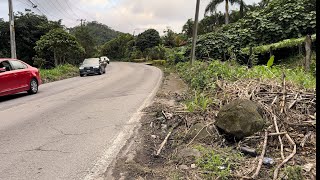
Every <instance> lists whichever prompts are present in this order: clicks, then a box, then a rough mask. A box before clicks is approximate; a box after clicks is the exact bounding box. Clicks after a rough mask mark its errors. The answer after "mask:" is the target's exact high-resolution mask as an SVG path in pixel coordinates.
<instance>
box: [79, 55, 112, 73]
mask: <svg viewBox="0 0 320 180" xmlns="http://www.w3.org/2000/svg"><path fill="white" fill-rule="evenodd" d="M105 72H106V68H105V66H104V65H103V64H101V63H100V59H99V58H89V59H85V60H84V61H83V63H82V64H81V66H80V67H79V73H80V76H81V77H82V76H84V75H94V74H99V75H101V74H103V73H105Z"/></svg>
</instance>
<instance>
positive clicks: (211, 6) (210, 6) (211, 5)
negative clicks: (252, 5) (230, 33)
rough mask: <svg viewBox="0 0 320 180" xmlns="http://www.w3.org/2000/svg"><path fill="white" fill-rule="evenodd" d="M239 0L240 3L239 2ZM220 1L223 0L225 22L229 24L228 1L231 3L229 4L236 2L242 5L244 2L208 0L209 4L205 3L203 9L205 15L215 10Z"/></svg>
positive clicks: (237, 0) (236, 0)
mask: <svg viewBox="0 0 320 180" xmlns="http://www.w3.org/2000/svg"><path fill="white" fill-rule="evenodd" d="M240 1H241V2H242V3H240ZM222 2H225V9H226V12H225V24H229V2H230V3H231V5H232V4H234V3H238V4H240V5H244V3H243V1H242V0H211V1H210V2H209V4H208V5H207V7H206V9H205V15H206V14H207V13H208V12H211V13H213V12H216V9H217V6H218V5H219V4H221V3H222ZM240 9H241V7H240ZM242 9H243V8H242Z"/></svg>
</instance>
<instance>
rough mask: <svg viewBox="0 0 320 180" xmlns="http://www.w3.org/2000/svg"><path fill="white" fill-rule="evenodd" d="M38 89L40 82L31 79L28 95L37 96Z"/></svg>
mask: <svg viewBox="0 0 320 180" xmlns="http://www.w3.org/2000/svg"><path fill="white" fill-rule="evenodd" d="M38 87H39V85H38V81H37V80H36V79H35V78H33V79H31V81H30V89H29V90H28V93H29V94H36V93H37V92H38Z"/></svg>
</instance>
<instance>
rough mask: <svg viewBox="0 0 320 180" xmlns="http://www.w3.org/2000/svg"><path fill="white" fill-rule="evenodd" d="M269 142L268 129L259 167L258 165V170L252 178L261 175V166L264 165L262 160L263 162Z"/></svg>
mask: <svg viewBox="0 0 320 180" xmlns="http://www.w3.org/2000/svg"><path fill="white" fill-rule="evenodd" d="M267 142H268V131H267V130H266V131H265V134H264V142H263V149H262V152H261V156H260V158H259V163H258V167H257V170H256V172H255V173H254V174H253V175H252V179H256V178H257V176H258V175H259V172H260V169H261V166H262V162H263V158H264V155H265V153H266V149H267Z"/></svg>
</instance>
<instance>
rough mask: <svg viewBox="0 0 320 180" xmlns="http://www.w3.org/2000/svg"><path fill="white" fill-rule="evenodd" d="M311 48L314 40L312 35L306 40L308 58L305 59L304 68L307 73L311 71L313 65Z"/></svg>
mask: <svg viewBox="0 0 320 180" xmlns="http://www.w3.org/2000/svg"><path fill="white" fill-rule="evenodd" d="M311 46H312V39H311V36H310V35H307V37H306V39H305V49H306V57H305V59H304V68H305V70H306V71H310V64H311Z"/></svg>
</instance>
